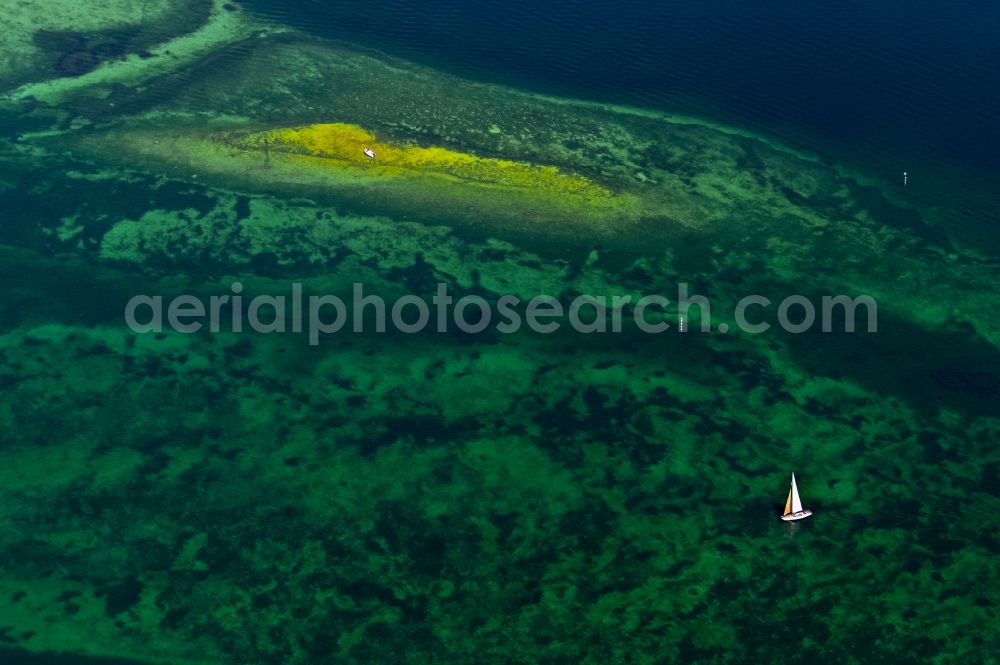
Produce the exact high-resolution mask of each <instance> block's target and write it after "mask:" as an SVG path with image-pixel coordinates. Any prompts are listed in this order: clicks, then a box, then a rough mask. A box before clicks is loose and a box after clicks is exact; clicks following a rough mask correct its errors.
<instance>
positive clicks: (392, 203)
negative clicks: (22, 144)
mask: <svg viewBox="0 0 1000 665" xmlns="http://www.w3.org/2000/svg"><path fill="white" fill-rule="evenodd" d="M91 141H92V140H88V143H90V144H91V145H94V147H96V148H97V149H98V150H106V148H107V146H108V145H109V143H111V142H113V143H114V144H115V145H116V146H117V147H119V148H121V149H123V150H124V151H125V153H126V154H127V155H129V157H130V158H135V157H139V158H143V159H152V160H156V161H160V162H162V161H164V160H166V161H168V162H172V163H174V164H175V165H177V166H178V167H180V169H179V170H178V171H177V175H178V176H181V177H185V178H190V177H192V176H199V175H201V174H205V175H209V176H217V177H219V178H220V179H221V180H222V181H223V182H225V183H227V184H239V185H241V186H247V185H250V186H253V187H255V188H260V189H264V190H266V191H274V192H279V193H284V194H287V193H297V194H302V195H307V196H318V197H332V198H336V199H337V200H338V201H340V202H342V203H346V204H347V205H348V207H351V208H356V209H358V210H359V211H363V212H364V213H366V214H371V213H377V214H389V215H392V216H394V217H397V218H404V219H405V218H410V219H417V220H423V221H434V222H437V223H440V222H448V221H452V220H455V221H466V222H474V223H476V224H486V223H489V224H491V225H496V224H506V225H514V226H517V227H522V228H530V229H532V230H535V231H538V230H542V231H558V230H559V228H566V227H577V228H578V227H579V226H580V225H586V226H587V227H588V229H590V230H592V231H595V232H599V231H600V230H601V229H603V230H604V231H611V230H617V229H620V227H621V226H622V225H623V224H627V223H629V222H634V221H635V220H637V219H639V217H640V216H641V214H642V211H643V207H644V206H643V204H642V202H641V201H640V199H639V198H638V197H636V196H635V195H633V194H631V193H628V192H618V191H614V190H613V189H612V188H610V187H608V186H605V185H603V184H600V183H598V182H595V181H594V180H592V179H590V178H587V177H584V176H582V175H579V174H576V173H571V172H569V171H567V170H565V169H561V168H558V167H556V166H552V165H546V164H534V163H529V162H526V161H515V160H508V159H498V158H492V157H481V156H478V155H475V154H472V153H468V152H460V151H457V150H452V149H448V148H443V147H438V146H426V147H425V146H419V145H415V144H412V143H404V142H401V141H393V140H389V139H383V138H381V137H376V136H375V135H374V134H373V133H371V132H369V131H367V130H366V129H364V128H362V127H360V126H358V125H352V124H343V123H332V124H317V125H307V126H302V127H294V128H282V129H273V130H266V131H259V132H246V131H226V132H221V133H215V134H212V135H206V134H204V133H203V132H198V131H193V132H191V133H186V132H183V130H182V133H178V132H177V131H176V130H175V131H172V132H170V133H166V132H164V131H161V130H152V131H150V130H138V131H124V132H113V133H110V134H106V135H104V136H103V137H102V138H99V139H97V141H98V142H99V144H96V143H92V142H91ZM366 148H367V149H370V150H372V151H373V152H374V153H375V155H376V156H375V157H374V158H371V157H369V156H368V155H366V154H365V149H366Z"/></svg>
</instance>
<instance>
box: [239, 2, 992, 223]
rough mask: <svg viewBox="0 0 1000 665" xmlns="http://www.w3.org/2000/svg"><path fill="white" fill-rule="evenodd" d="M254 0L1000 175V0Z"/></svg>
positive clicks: (812, 139) (594, 91)
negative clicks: (360, 1)
mask: <svg viewBox="0 0 1000 665" xmlns="http://www.w3.org/2000/svg"><path fill="white" fill-rule="evenodd" d="M247 4H248V5H249V6H250V7H252V8H254V9H255V10H257V11H259V12H261V13H263V14H266V15H268V16H271V17H274V18H276V19H278V20H281V21H283V22H289V23H293V24H296V25H298V26H299V27H302V28H305V29H308V30H311V31H315V32H318V33H320V34H323V35H325V36H330V37H336V38H341V39H346V40H350V41H354V42H358V43H362V44H365V45H370V46H374V47H376V48H379V49H381V50H384V51H388V52H390V53H393V54H396V55H400V56H403V57H407V58H410V59H413V60H417V61H419V62H424V63H427V64H429V65H433V66H435V67H440V68H444V69H448V70H450V71H453V72H456V73H459V74H462V75H465V76H469V77H473V78H479V79H488V80H493V81H500V82H504V83H508V84H512V85H515V86H519V87H528V88H532V89H536V90H540V91H544V92H551V93H555V94H567V95H572V96H576V97H582V98H587V99H596V100H602V101H608V102H615V103H628V104H636V105H641V106H646V107H653V108H658V109H662V110H665V111H671V112H679V113H687V114H693V115H699V116H702V117H709V118H714V119H716V120H720V121H725V122H729V123H732V124H736V125H739V126H742V127H749V128H753V129H758V130H762V131H766V132H768V133H770V134H772V135H776V136H779V137H781V138H783V139H784V140H786V141H789V142H791V143H794V144H796V145H798V146H800V147H804V148H809V149H814V150H816V151H817V152H820V153H821V154H824V155H827V156H830V157H834V158H837V159H841V160H845V161H847V162H848V163H851V164H852V165H854V166H858V167H861V168H864V169H866V170H868V171H869V172H872V173H873V174H876V175H879V176H881V177H886V178H894V177H896V176H897V172H900V173H901V172H902V171H904V170H909V171H910V172H911V174H912V177H914V178H915V182H920V181H921V180H923V182H924V184H925V185H926V186H928V187H933V186H934V185H940V184H941V182H940V181H941V179H942V178H944V179H947V180H950V182H949V185H950V186H958V187H960V188H961V187H962V186H968V187H970V188H974V189H976V190H978V191H979V194H980V195H982V194H983V193H984V188H988V187H989V186H990V183H991V182H993V181H1000V128H998V122H997V112H998V110H1000V75H998V71H997V69H998V63H1000V4H998V3H996V2H989V1H986V0H958V1H957V2H949V3H944V2H937V1H931V0H907V1H905V2H904V1H903V0H880V1H875V2H872V1H871V0H831V1H825V2H790V1H787V0H714V1H702V0H698V1H695V0H659V1H651V0H644V1H641V2H640V1H635V0H625V1H621V0H544V1H541V2H540V1H538V0H506V1H504V2H498V1H497V0H467V1H465V2H461V3H459V2H454V1H453V0H419V2H418V1H417V0H371V1H370V2H366V3H364V5H363V6H359V5H357V4H356V3H345V2H333V3H331V2H326V1H325V0H251V1H250V2H248V3H247ZM984 211H985V212H986V213H987V214H988V212H989V206H986V207H985V208H984ZM986 221H987V220H984V219H980V220H979V222H980V223H985V222H986Z"/></svg>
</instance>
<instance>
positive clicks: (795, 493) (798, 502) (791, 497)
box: [781, 473, 813, 522]
mask: <svg viewBox="0 0 1000 665" xmlns="http://www.w3.org/2000/svg"><path fill="white" fill-rule="evenodd" d="M812 514H813V512H812V511H811V510H806V509H804V508H803V507H802V499H800V498H799V488H798V486H797V485H796V484H795V474H794V473H793V474H792V488H791V489H790V490H788V498H787V499H785V512H784V513H783V514H782V515H781V519H783V520H785V521H786V522H794V521H795V520H804V519H805V518H807V517H809V516H810V515H812Z"/></svg>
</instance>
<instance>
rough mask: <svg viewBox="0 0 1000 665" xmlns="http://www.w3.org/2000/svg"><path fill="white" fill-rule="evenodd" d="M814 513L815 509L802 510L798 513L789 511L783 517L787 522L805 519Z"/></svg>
mask: <svg viewBox="0 0 1000 665" xmlns="http://www.w3.org/2000/svg"><path fill="white" fill-rule="evenodd" d="M812 514H813V511H811V510H800V511H799V512H797V513H788V514H787V515H782V516H781V519H782V520H784V521H785V522H795V521H798V520H804V519H805V518H807V517H809V516H810V515H812Z"/></svg>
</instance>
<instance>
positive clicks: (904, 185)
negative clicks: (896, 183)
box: [903, 171, 910, 187]
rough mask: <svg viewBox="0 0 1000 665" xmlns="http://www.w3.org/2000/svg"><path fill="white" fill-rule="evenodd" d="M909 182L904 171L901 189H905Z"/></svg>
mask: <svg viewBox="0 0 1000 665" xmlns="http://www.w3.org/2000/svg"><path fill="white" fill-rule="evenodd" d="M909 181H910V176H909V174H908V173H907V172H906V171H903V187H906V185H907V183H908V182H909Z"/></svg>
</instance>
